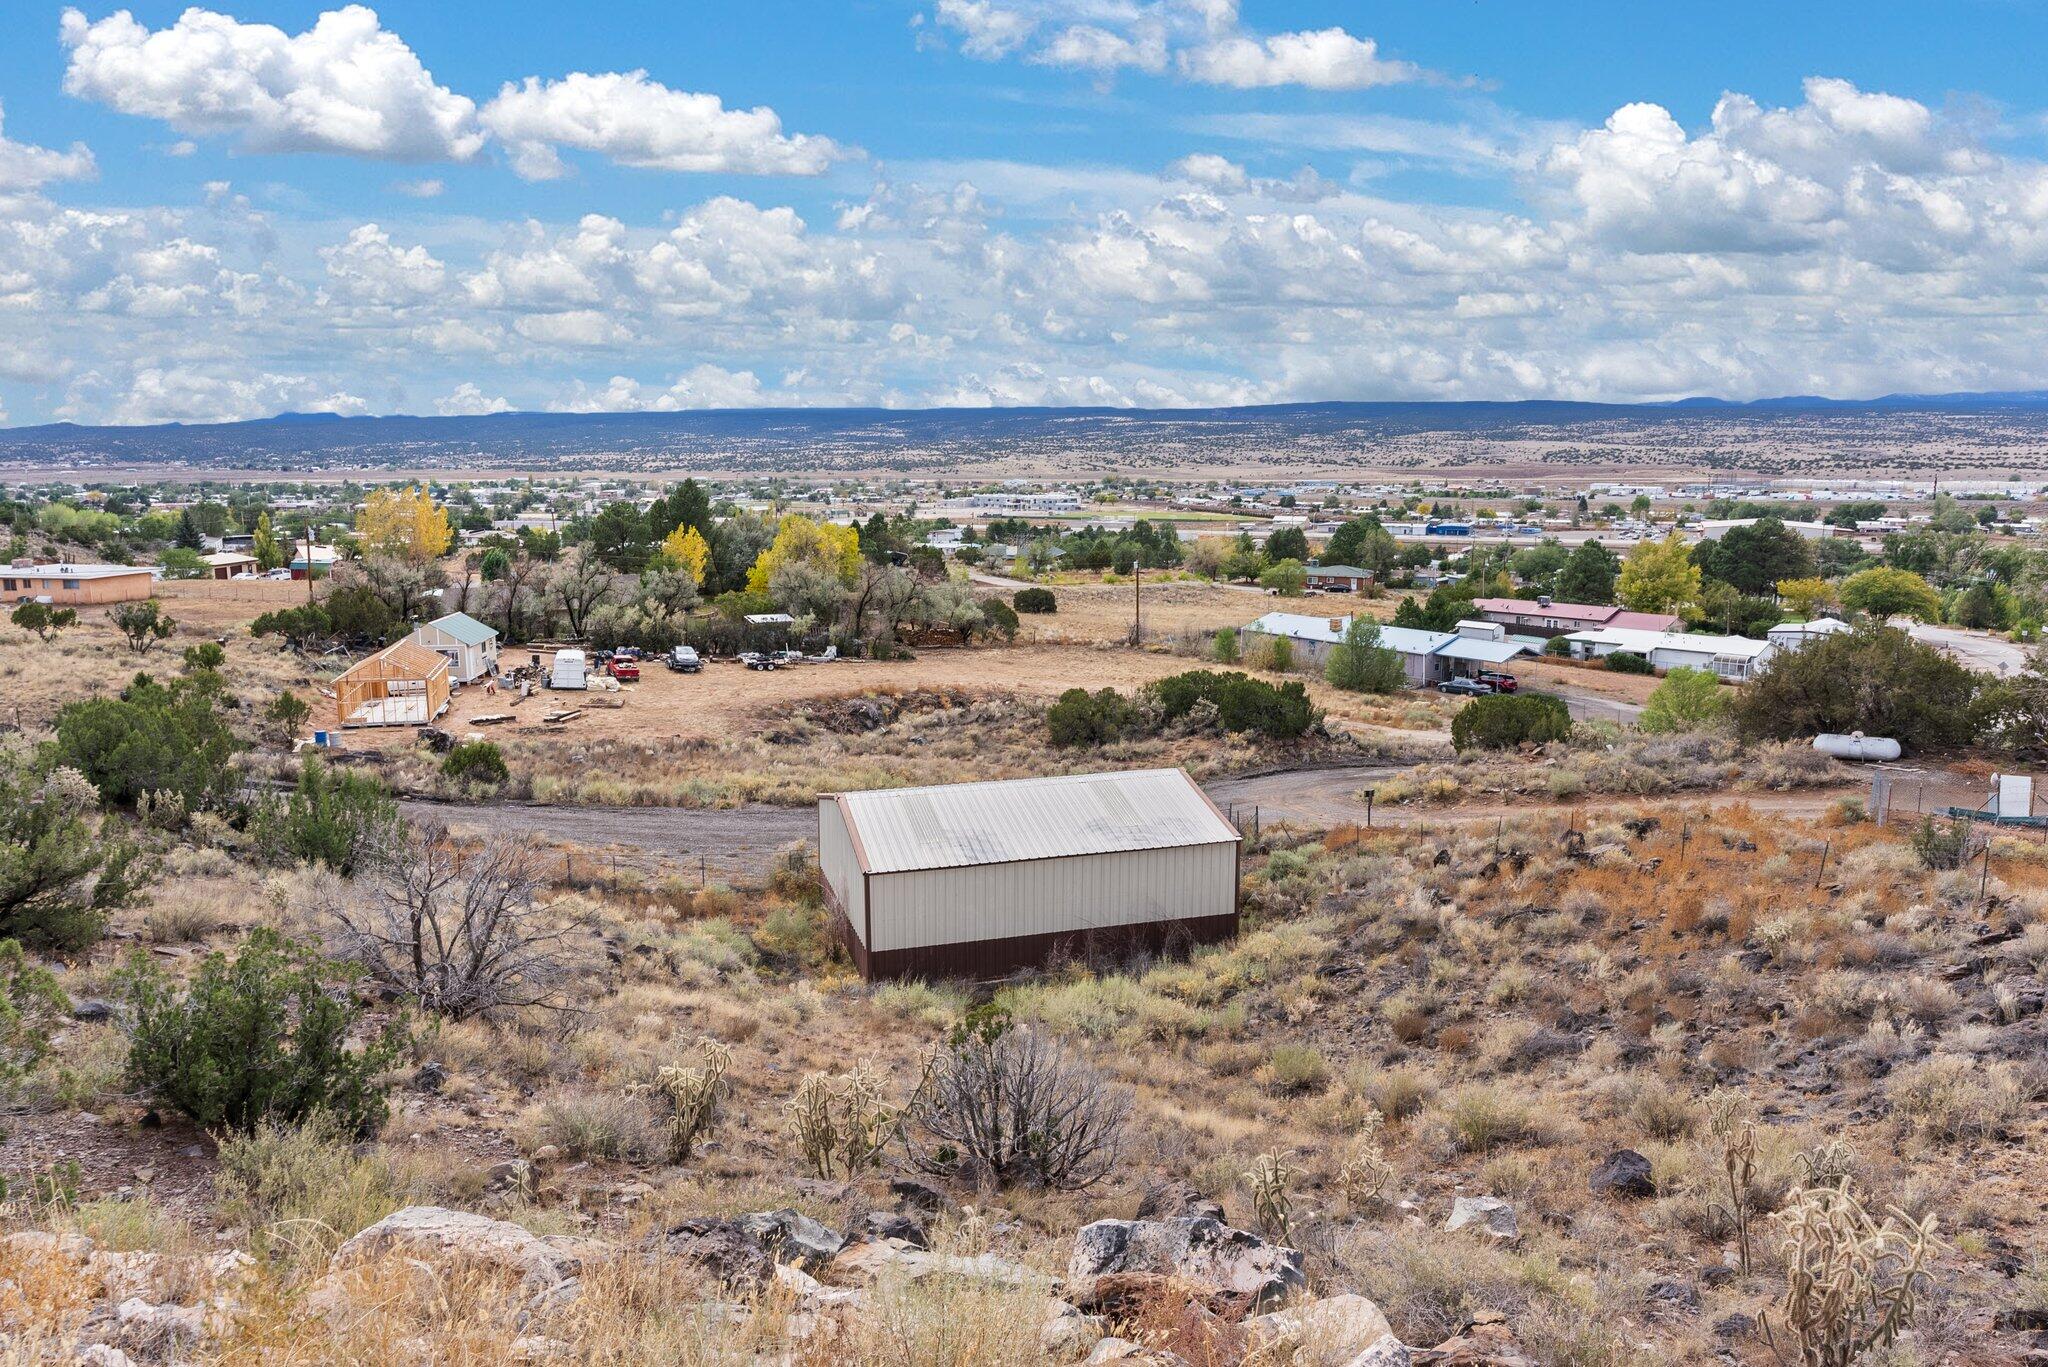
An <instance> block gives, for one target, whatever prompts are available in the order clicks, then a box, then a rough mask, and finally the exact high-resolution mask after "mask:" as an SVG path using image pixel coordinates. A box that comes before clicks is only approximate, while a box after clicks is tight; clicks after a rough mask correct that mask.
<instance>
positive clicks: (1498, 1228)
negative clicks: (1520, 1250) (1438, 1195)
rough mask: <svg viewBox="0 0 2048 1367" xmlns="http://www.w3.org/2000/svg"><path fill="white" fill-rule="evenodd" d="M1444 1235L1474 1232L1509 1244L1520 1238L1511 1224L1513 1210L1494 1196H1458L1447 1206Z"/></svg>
mask: <svg viewBox="0 0 2048 1367" xmlns="http://www.w3.org/2000/svg"><path fill="white" fill-rule="evenodd" d="M1444 1229H1445V1231H1446V1232H1448V1233H1456V1232H1457V1231H1458V1230H1461V1229H1477V1230H1478V1231H1479V1232H1480V1233H1482V1234H1484V1235H1486V1236H1487V1237H1489V1238H1493V1239H1498V1240H1500V1241H1501V1242H1502V1243H1509V1242H1512V1241H1513V1240H1515V1239H1519V1238H1521V1237H1522V1230H1521V1226H1520V1225H1518V1224H1516V1223H1515V1208H1514V1207H1513V1206H1511V1205H1509V1204H1508V1203H1507V1202H1505V1201H1503V1200H1501V1199H1500V1198H1499V1197H1498V1196H1460V1197H1459V1198H1458V1199H1457V1200H1455V1201H1453V1202H1451V1218H1450V1219H1448V1220H1446V1221H1444Z"/></svg>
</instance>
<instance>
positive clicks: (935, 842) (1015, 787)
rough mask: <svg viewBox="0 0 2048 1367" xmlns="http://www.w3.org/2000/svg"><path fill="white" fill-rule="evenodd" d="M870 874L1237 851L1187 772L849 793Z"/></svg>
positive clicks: (1233, 833)
mask: <svg viewBox="0 0 2048 1367" xmlns="http://www.w3.org/2000/svg"><path fill="white" fill-rule="evenodd" d="M837 801H838V802H839V803H840V804H841V805H842V807H843V808H844V810H845V812H846V817H847V824H848V826H849V827H850V828H851V830H852V833H853V837H854V848H855V849H856V850H857V851H859V853H860V856H861V868H862V870H863V871H865V872H867V873H903V872H907V871H909V870H912V869H956V868H962V867H965V866H968V865H973V864H1009V863H1016V862H1018V861H1020V860H1026V859H1053V858H1058V857H1060V856H1062V855H1084V854H1115V853H1119V852H1121V851H1125V850H1160V849H1173V848H1176V847H1179V846H1184V845H1214V844H1221V843H1225V842H1228V843H1231V844H1235V843H1236V842H1237V839H1238V833H1237V828H1236V827H1234V826H1232V825H1231V824H1230V823H1229V822H1228V821H1225V820H1224V819H1223V817H1222V815H1221V814H1219V813H1218V812H1217V810H1216V809H1215V807H1213V806H1211V805H1210V802H1209V799H1208V798H1206V797H1204V796H1203V795H1202V790H1201V789H1200V788H1198V787H1196V786H1195V781H1194V780H1193V779H1192V778H1189V777H1188V775H1187V774H1186V773H1185V772H1184V771H1183V770H1180V769H1130V770H1124V771H1122V772H1118V773H1109V774H1071V775H1063V776H1059V777H1053V778H1024V779H1013V780H1010V781H1008V782H1000V783H951V784H942V785H939V786H935V787H930V788H881V789H874V790H871V791H868V792H859V793H840V794H838V796H837Z"/></svg>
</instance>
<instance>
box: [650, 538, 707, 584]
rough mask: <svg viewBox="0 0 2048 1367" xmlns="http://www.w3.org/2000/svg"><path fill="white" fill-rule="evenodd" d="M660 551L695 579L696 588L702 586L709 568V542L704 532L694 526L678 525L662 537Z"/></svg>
mask: <svg viewBox="0 0 2048 1367" xmlns="http://www.w3.org/2000/svg"><path fill="white" fill-rule="evenodd" d="M661 553H662V554H663V555H665V556H667V557H668V558H669V559H670V560H672V561H674V562H675V566H676V568H677V569H679V570H683V571H686V572H687V573H688V574H689V576H690V577H691V578H692V579H694V580H696V581H697V587H698V588H700V589H701V588H703V587H704V576H705V575H706V574H708V573H709V572H710V570H711V543H710V542H709V541H706V540H705V539H704V533H702V532H700V531H698V530H697V529H696V528H695V527H678V528H676V529H675V530H674V531H672V532H670V533H669V534H668V535H667V536H666V537H664V538H663V539H662V542H661Z"/></svg>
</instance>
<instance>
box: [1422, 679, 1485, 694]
mask: <svg viewBox="0 0 2048 1367" xmlns="http://www.w3.org/2000/svg"><path fill="white" fill-rule="evenodd" d="M1436 691H1437V692H1439V693H1452V694H1456V695H1458V696H1460V697H1466V698H1487V697H1492V696H1493V694H1494V692H1495V690H1494V687H1493V685H1492V684H1490V683H1481V682H1479V680H1477V679H1445V680H1444V681H1443V682H1442V683H1440V684H1438V685H1437V686H1436Z"/></svg>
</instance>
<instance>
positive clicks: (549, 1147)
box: [533, 1144, 562, 1163]
mask: <svg viewBox="0 0 2048 1367" xmlns="http://www.w3.org/2000/svg"><path fill="white" fill-rule="evenodd" d="M561 1160H562V1151H561V1150H560V1149H558V1148H556V1147H555V1146H554V1145H553V1144H543V1145H541V1146H540V1147H539V1148H537V1149H535V1150H534V1151H533V1161H534V1162H536V1163H559V1162H560V1161H561Z"/></svg>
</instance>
